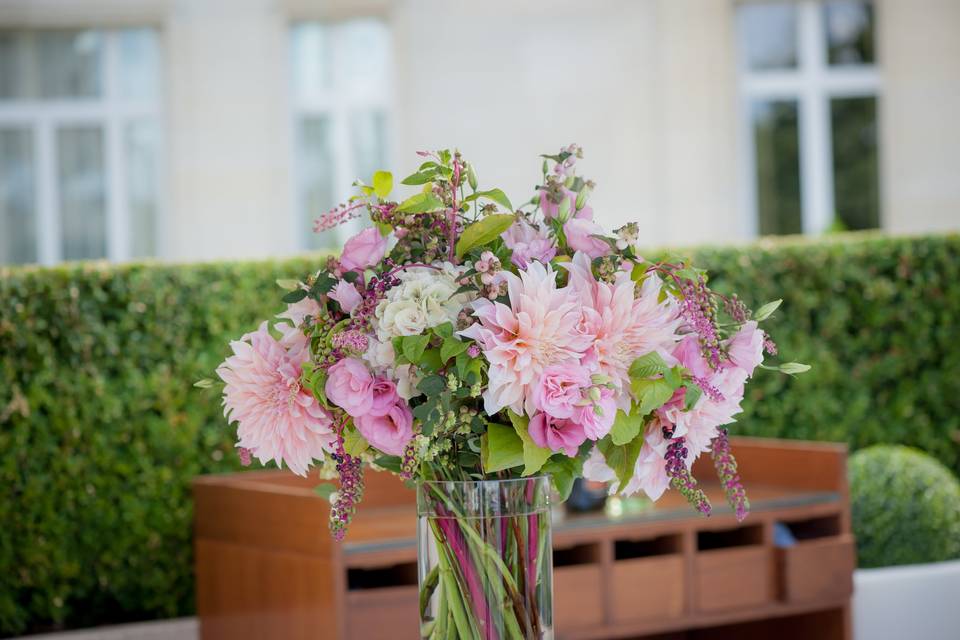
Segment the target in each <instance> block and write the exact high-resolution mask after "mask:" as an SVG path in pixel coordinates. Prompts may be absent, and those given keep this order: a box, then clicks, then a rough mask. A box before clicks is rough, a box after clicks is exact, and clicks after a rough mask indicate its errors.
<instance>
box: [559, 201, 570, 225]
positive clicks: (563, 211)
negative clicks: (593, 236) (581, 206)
mask: <svg viewBox="0 0 960 640" xmlns="http://www.w3.org/2000/svg"><path fill="white" fill-rule="evenodd" d="M569 219H570V198H564V199H563V200H561V201H560V207H559V208H558V209H557V220H559V221H560V223H561V224H563V223H565V222H566V221H567V220H569Z"/></svg>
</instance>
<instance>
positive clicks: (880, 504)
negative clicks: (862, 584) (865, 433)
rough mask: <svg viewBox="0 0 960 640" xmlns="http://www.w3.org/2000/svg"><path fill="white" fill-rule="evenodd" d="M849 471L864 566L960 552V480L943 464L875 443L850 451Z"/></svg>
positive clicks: (914, 561)
mask: <svg viewBox="0 0 960 640" xmlns="http://www.w3.org/2000/svg"><path fill="white" fill-rule="evenodd" d="M849 477H850V503H851V505H850V508H851V512H852V516H853V531H854V533H855V534H856V537H857V555H858V559H859V565H860V567H862V568H866V567H888V566H893V565H900V564H917V563H921V562H939V561H943V560H952V559H955V558H960V482H958V481H957V478H956V477H954V476H953V474H952V473H951V472H950V471H949V470H948V469H947V468H946V467H944V466H943V465H942V464H940V463H939V462H937V461H936V460H934V459H933V458H931V457H930V456H928V455H926V454H925V453H922V452H920V451H917V450H915V449H910V448H908V447H903V446H889V445H877V446H873V447H868V448H866V449H862V450H861V451H858V452H857V453H855V454H853V455H852V456H851V457H850V463H849Z"/></svg>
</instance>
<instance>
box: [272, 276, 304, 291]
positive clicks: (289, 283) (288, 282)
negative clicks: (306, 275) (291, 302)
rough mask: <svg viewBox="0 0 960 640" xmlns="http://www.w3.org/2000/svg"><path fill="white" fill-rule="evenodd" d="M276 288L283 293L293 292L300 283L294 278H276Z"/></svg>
mask: <svg viewBox="0 0 960 640" xmlns="http://www.w3.org/2000/svg"><path fill="white" fill-rule="evenodd" d="M277 286H278V287H280V288H281V289H284V290H285V291H293V290H294V289H297V288H298V287H299V286H300V281H299V280H297V279H296V278H277Z"/></svg>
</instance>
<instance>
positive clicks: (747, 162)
mask: <svg viewBox="0 0 960 640" xmlns="http://www.w3.org/2000/svg"><path fill="white" fill-rule="evenodd" d="M741 4H748V3H746V2H744V3H741ZM793 4H795V5H796V7H797V66H796V68H793V69H775V70H753V69H749V68H747V66H746V63H745V61H744V56H743V55H740V56H738V57H739V60H740V62H739V69H740V127H739V128H740V135H739V138H740V157H741V173H742V179H741V199H742V202H743V203H744V204H745V206H744V207H743V210H745V211H746V212H747V221H746V225H745V227H746V232H747V235H748V236H756V235H758V230H759V208H758V203H757V160H756V148H755V143H754V132H753V120H752V115H751V104H752V103H753V102H754V101H756V100H795V101H796V102H797V111H798V118H799V134H798V135H799V141H798V142H799V149H800V207H801V226H802V229H803V233H805V234H819V233H823V232H824V231H826V230H827V229H828V228H829V227H830V225H831V224H832V223H833V221H834V216H835V209H834V197H833V194H834V185H833V137H832V131H831V123H830V101H831V100H832V99H833V98H864V97H876V98H878V99H879V98H880V95H881V88H882V86H881V78H880V72H879V70H878V67H877V61H876V60H875V61H874V62H873V63H870V64H865V65H849V66H829V64H828V59H827V34H826V30H825V28H824V19H823V7H824V4H825V3H824V2H822V1H821V0H800V1H797V2H793ZM873 11H874V16H875V17H876V12H877V5H876V3H873ZM874 24H876V19H875V23H874ZM875 28H876V27H875ZM742 42H743V36H742V35H741V34H738V37H737V48H738V50H741V49H742V47H741V44H742ZM881 219H882V215H881Z"/></svg>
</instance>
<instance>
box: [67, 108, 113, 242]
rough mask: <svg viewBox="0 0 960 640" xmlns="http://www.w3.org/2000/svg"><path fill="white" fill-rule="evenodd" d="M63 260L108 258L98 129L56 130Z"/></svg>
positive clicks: (101, 151)
mask: <svg viewBox="0 0 960 640" xmlns="http://www.w3.org/2000/svg"><path fill="white" fill-rule="evenodd" d="M57 161H58V162H57V164H58V169H59V171H58V186H59V189H60V225H61V229H62V231H63V238H62V241H63V259H64V260H85V259H88V258H104V257H106V255H107V239H106V196H105V173H104V164H103V130H102V129H101V128H100V127H98V126H74V127H64V128H62V129H60V130H58V131H57Z"/></svg>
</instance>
